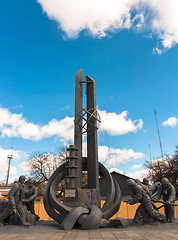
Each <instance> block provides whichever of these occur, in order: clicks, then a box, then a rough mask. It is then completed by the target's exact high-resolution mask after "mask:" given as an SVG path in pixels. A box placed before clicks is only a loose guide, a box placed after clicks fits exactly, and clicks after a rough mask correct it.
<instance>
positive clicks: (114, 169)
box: [109, 168, 124, 174]
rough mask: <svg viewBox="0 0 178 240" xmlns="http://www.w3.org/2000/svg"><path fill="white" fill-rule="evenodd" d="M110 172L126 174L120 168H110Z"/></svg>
mask: <svg viewBox="0 0 178 240" xmlns="http://www.w3.org/2000/svg"><path fill="white" fill-rule="evenodd" d="M109 172H110V173H112V172H116V173H120V174H124V172H123V171H121V170H120V169H118V168H110V169H109Z"/></svg>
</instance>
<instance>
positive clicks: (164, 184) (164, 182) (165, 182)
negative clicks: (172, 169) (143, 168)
mask: <svg viewBox="0 0 178 240" xmlns="http://www.w3.org/2000/svg"><path fill="white" fill-rule="evenodd" d="M161 185H162V187H163V189H167V188H169V186H170V182H169V180H168V179H167V178H162V179H161Z"/></svg>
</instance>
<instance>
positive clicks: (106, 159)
mask: <svg viewBox="0 0 178 240" xmlns="http://www.w3.org/2000/svg"><path fill="white" fill-rule="evenodd" d="M143 157H144V154H143V153H141V152H134V150H133V149H120V148H109V147H108V146H99V147H98V158H99V161H101V162H103V163H104V164H105V166H106V167H108V168H111V167H112V168H113V167H116V166H117V165H118V164H120V163H126V162H128V161H131V160H136V159H141V158H143Z"/></svg>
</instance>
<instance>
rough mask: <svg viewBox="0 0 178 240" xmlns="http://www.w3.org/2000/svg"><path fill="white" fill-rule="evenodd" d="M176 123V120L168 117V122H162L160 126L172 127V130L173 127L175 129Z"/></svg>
mask: <svg viewBox="0 0 178 240" xmlns="http://www.w3.org/2000/svg"><path fill="white" fill-rule="evenodd" d="M177 123H178V119H177V118H175V117H170V118H168V120H166V121H164V122H163V123H162V125H163V126H164V127H172V128H174V127H176V125H177Z"/></svg>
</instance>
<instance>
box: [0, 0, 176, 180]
mask: <svg viewBox="0 0 178 240" xmlns="http://www.w3.org/2000/svg"><path fill="white" fill-rule="evenodd" d="M168 3H169V6H168V5H166V4H168ZM166 6H167V7H166ZM98 9H100V11H99V10H98ZM177 11H178V5H177V1H176V0H171V1H168V0H163V1H162V2H161V3H160V2H159V3H158V1H153V0H150V1H147V0H126V1H123V0H120V1H114V0H113V1H108V0H105V1H101V0H98V1H97V2H96V1H88V0H86V1H80V0H77V1H75V4H73V1H71V0H68V1H62V0H61V1H54V0H51V1H49V0H46V1H45V0H39V1H35V0H33V1H22V0H16V1H12V0H7V1H1V3H0V86H1V87H0V154H1V159H0V163H1V170H0V173H1V175H0V181H4V180H5V177H6V171H7V155H8V154H9V150H10V149H11V145H12V136H13V135H14V136H15V139H14V159H13V160H12V166H11V180H13V179H14V178H15V177H16V176H18V175H19V174H22V173H25V172H24V168H23V167H22V166H23V164H24V161H27V160H28V157H29V155H30V154H31V153H34V152H36V151H41V152H43V151H45V152H55V150H56V148H57V146H58V145H59V144H60V143H61V142H62V144H63V143H65V142H66V141H67V140H68V139H69V138H72V135H73V130H72V129H73V116H74V94H75V89H74V86H75V73H76V72H77V71H79V70H80V69H83V71H84V75H89V76H91V77H92V78H93V79H94V80H95V81H96V91H97V106H98V109H99V111H100V115H101V120H102V125H101V129H100V131H99V133H98V143H99V158H100V160H101V161H102V162H103V163H104V164H105V165H106V166H107V167H108V169H112V168H116V169H115V171H117V170H118V171H119V170H120V171H121V172H124V173H126V174H130V176H134V177H137V178H139V177H143V176H144V174H146V171H145V169H144V167H143V166H142V164H144V163H145V161H146V160H149V159H150V153H149V144H150V146H151V155H152V157H154V158H159V157H160V148H159V142H158V136H157V132H156V124H155V119H154V109H155V110H156V111H157V118H158V124H159V128H160V134H161V139H162V144H163V152H164V154H166V153H167V154H174V150H175V146H176V145H177V144H178V138H177V136H178V119H177V118H178V112H177V102H178V94H177V89H178V81H177V76H178V67H177V63H178V45H177V43H178V19H177V18H178V16H177ZM133 166H134V167H133Z"/></svg>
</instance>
